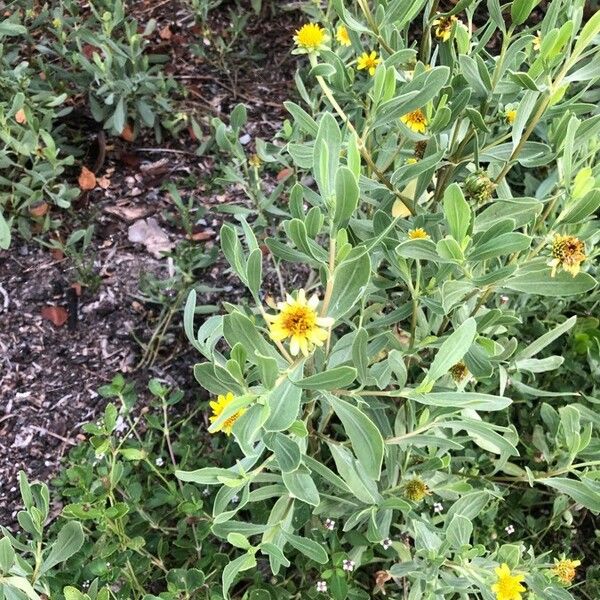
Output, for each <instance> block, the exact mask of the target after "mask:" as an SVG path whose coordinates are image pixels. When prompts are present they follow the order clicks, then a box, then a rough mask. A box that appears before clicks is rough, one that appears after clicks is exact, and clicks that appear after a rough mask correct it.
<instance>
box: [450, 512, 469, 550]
mask: <svg viewBox="0 0 600 600" xmlns="http://www.w3.org/2000/svg"><path fill="white" fill-rule="evenodd" d="M472 533H473V523H472V522H471V520H470V519H467V518H466V517H463V516H462V515H459V514H456V515H454V516H453V517H452V519H451V520H450V522H449V523H448V527H446V540H447V541H448V542H449V544H450V546H451V547H452V548H456V549H457V550H458V549H460V548H462V547H463V546H466V545H467V544H468V543H469V540H470V539H471V534H472Z"/></svg>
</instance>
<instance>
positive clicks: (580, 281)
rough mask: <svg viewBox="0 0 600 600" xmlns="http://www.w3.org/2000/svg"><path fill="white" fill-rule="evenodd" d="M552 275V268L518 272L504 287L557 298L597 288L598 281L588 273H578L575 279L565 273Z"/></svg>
mask: <svg viewBox="0 0 600 600" xmlns="http://www.w3.org/2000/svg"><path fill="white" fill-rule="evenodd" d="M550 273H551V271H550V267H548V268H547V269H544V270H540V271H533V272H524V273H523V272H521V273H520V272H519V271H517V273H516V275H514V276H513V277H511V278H510V279H509V280H508V281H507V282H505V283H504V284H503V286H504V287H505V288H507V289H509V290H514V291H516V292H523V293H525V294H534V295H538V296H552V297H556V298H560V297H564V296H576V295H577V294H584V293H585V292H589V291H590V290H592V289H594V288H595V287H596V283H597V282H596V280H595V279H594V278H593V277H592V276H591V275H588V274H587V273H578V274H577V275H576V276H575V277H573V276H572V275H571V274H570V273H565V272H564V271H561V272H559V273H557V274H556V275H555V276H554V277H552V276H551V274H550Z"/></svg>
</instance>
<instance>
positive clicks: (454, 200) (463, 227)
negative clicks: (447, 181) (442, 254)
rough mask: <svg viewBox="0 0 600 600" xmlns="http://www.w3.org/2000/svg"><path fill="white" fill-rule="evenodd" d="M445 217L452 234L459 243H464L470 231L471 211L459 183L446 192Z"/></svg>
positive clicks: (452, 185)
mask: <svg viewBox="0 0 600 600" xmlns="http://www.w3.org/2000/svg"><path fill="white" fill-rule="evenodd" d="M444 216H445V217H446V221H447V222H448V226H449V227H450V234H451V235H452V237H453V238H454V239H455V240H456V241H457V242H459V243H462V241H463V239H464V237H465V235H466V234H467V232H468V231H469V224H470V223H471V209H470V208H469V205H468V203H467V201H466V200H465V197H464V195H463V193H462V190H461V189H460V187H459V186H458V184H457V183H453V184H451V185H450V186H448V187H447V188H446V191H445V192H444Z"/></svg>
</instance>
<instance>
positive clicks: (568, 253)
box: [549, 234, 587, 277]
mask: <svg viewBox="0 0 600 600" xmlns="http://www.w3.org/2000/svg"><path fill="white" fill-rule="evenodd" d="M586 258H587V257H586V255H585V244H584V243H583V242H582V241H581V240H580V239H579V238H577V237H575V236H573V235H560V234H557V235H556V236H554V240H553V242H552V260H551V261H550V263H549V264H550V266H551V267H552V277H554V276H555V275H556V270H557V269H558V268H559V267H560V268H561V269H562V270H563V271H567V273H571V275H573V277H575V275H577V273H579V271H580V270H581V263H582V262H583V261H584V260H585V259H586Z"/></svg>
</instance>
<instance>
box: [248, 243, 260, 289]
mask: <svg viewBox="0 0 600 600" xmlns="http://www.w3.org/2000/svg"><path fill="white" fill-rule="evenodd" d="M262 259H263V256H262V252H261V251H260V250H259V249H255V250H252V252H251V253H250V256H248V263H247V265H246V279H247V281H248V289H249V290H250V291H251V292H252V294H253V295H254V296H258V291H259V290H260V287H261V285H262Z"/></svg>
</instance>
